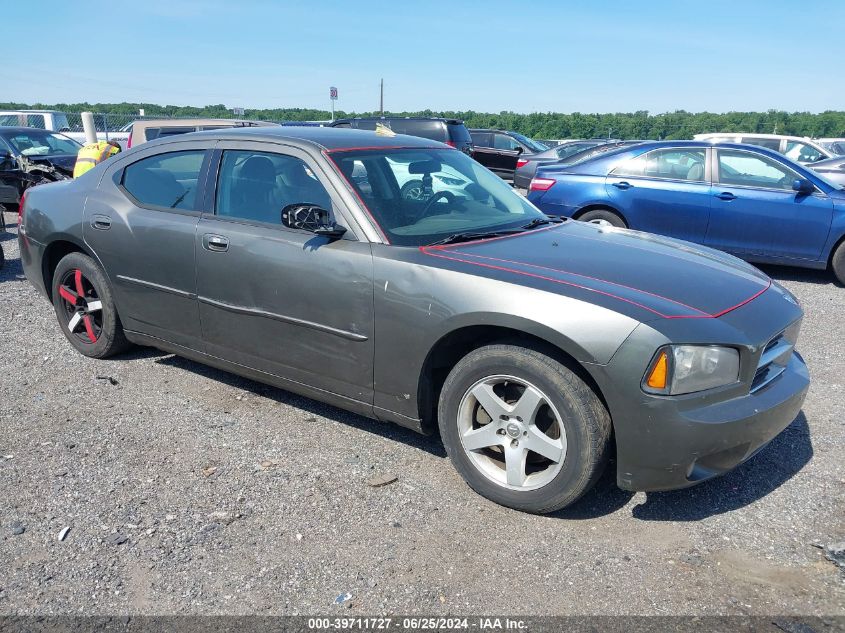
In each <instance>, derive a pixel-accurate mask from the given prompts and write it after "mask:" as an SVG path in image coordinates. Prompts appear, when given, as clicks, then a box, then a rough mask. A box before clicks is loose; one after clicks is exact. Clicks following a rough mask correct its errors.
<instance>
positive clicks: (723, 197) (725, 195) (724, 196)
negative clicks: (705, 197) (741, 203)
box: [716, 191, 736, 201]
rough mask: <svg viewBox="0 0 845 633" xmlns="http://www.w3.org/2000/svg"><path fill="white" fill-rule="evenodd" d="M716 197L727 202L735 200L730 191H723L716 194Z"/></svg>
mask: <svg viewBox="0 0 845 633" xmlns="http://www.w3.org/2000/svg"><path fill="white" fill-rule="evenodd" d="M716 197H717V198H718V199H719V200H727V201H731V200H736V196H735V195H733V194H732V193H731V192H730V191H723V192H722V193H720V194H718V195H717V196H716Z"/></svg>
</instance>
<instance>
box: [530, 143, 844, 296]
mask: <svg viewBox="0 0 845 633" xmlns="http://www.w3.org/2000/svg"><path fill="white" fill-rule="evenodd" d="M528 199H529V200H530V201H531V202H533V203H534V204H535V205H536V206H537V207H539V208H540V209H541V210H542V211H543V212H544V213H546V214H547V215H554V216H566V217H571V218H575V219H578V220H583V221H587V222H596V223H600V224H609V225H613V226H617V227H627V228H631V229H637V230H640V231H649V232H651V233H659V234H661V235H668V236H670V237H675V238H679V239H683V240H688V241H690V242H697V243H698V244H704V245H706V246H711V247H713V248H716V249H719V250H723V251H727V252H729V253H733V254H734V255H737V256H739V257H742V258H743V259H746V260H749V261H753V262H762V263H771V264H786V265H790V266H804V267H808V268H819V269H824V268H827V267H830V268H831V269H832V270H833V272H834V274H835V275H836V277H837V278H838V279H839V281H841V282H842V283H845V243H844V242H845V188H843V187H842V185H837V184H835V183H832V182H830V181H829V180H827V179H826V178H824V176H822V175H821V174H818V173H816V172H814V171H812V170H810V169H806V168H805V167H803V166H801V165H799V164H798V163H795V162H793V161H791V160H789V159H788V158H786V157H785V156H783V155H781V154H778V153H777V152H773V151H770V150H767V149H765V148H762V147H755V146H751V145H739V144H732V143H718V144H713V143H707V142H703V141H654V142H648V143H641V144H639V145H636V146H634V147H631V148H624V149H621V150H618V151H615V152H610V153H608V154H604V155H603V156H601V157H598V158H595V159H591V160H588V161H585V162H583V163H577V164H574V165H564V166H559V167H557V166H549V167H540V169H538V170H537V175H536V176H535V178H534V180H532V181H531V185H530V186H529V193H528Z"/></svg>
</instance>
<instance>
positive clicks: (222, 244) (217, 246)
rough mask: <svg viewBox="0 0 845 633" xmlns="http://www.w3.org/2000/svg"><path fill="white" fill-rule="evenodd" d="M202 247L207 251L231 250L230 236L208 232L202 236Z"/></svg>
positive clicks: (220, 251)
mask: <svg viewBox="0 0 845 633" xmlns="http://www.w3.org/2000/svg"><path fill="white" fill-rule="evenodd" d="M202 247H203V248H204V249H205V250H207V251H214V252H216V253H223V252H225V251H228V250H229V238H228V237H224V236H223V235H214V234H213V233H206V234H205V235H203V236H202Z"/></svg>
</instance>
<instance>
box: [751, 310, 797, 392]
mask: <svg viewBox="0 0 845 633" xmlns="http://www.w3.org/2000/svg"><path fill="white" fill-rule="evenodd" d="M800 328H801V322H800V321H796V322H795V323H793V324H792V325H790V326H789V327H788V328H786V329H785V330H784V331H783V332H781V333H780V334H778V335H777V336H775V337H774V338H773V339H772V340H770V341H769V342H768V343H766V345H765V347H763V352H762V353H761V354H760V360H759V361H758V363H757V371H756V372H755V374H754V380H753V381H752V382H751V393H754V392H755V391H759V390H760V389H762V388H763V387H765V386H767V385H769V384H771V382H772V381H774V380H776V379H777V378H778V377H779V376H780V375H781V374H782V373H783V372H784V371H786V366H787V365H788V364H789V360H790V359H791V358H792V353H793V351H794V350H795V343H796V341H797V340H798V331H799V330H800Z"/></svg>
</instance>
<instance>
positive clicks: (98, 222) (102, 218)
mask: <svg viewBox="0 0 845 633" xmlns="http://www.w3.org/2000/svg"><path fill="white" fill-rule="evenodd" d="M91 226H92V227H94V228H95V229H98V230H100V231H108V230H109V229H110V228H111V218H110V217H109V216H107V215H99V214H97V215H94V216H92V218H91Z"/></svg>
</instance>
